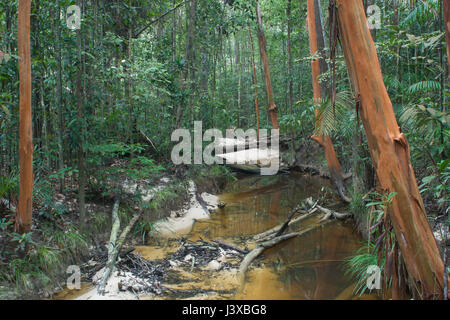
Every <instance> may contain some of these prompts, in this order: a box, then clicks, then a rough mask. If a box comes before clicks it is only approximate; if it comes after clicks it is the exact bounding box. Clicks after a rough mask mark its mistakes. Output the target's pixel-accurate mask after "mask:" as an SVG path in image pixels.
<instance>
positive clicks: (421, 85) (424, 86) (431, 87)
mask: <svg viewBox="0 0 450 320" xmlns="http://www.w3.org/2000/svg"><path fill="white" fill-rule="evenodd" d="M440 90H441V84H440V83H439V82H438V81H434V80H425V81H419V82H416V83H414V84H413V85H411V86H409V88H408V93H417V92H427V91H440Z"/></svg>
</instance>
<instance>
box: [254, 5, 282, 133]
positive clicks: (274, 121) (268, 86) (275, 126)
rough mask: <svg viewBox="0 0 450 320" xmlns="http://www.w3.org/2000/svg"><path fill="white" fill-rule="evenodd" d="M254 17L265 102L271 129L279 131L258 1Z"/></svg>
mask: <svg viewBox="0 0 450 320" xmlns="http://www.w3.org/2000/svg"><path fill="white" fill-rule="evenodd" d="M256 15H257V18H258V43H259V50H260V51H261V59H262V63H263V66H264V75H265V79H266V90H267V100H268V102H269V114H270V119H271V121H272V127H273V129H279V128H280V126H279V124H278V115H277V106H276V104H275V98H274V96H273V89H272V81H271V80H270V68H269V59H268V57H267V49H266V36H265V34H264V26H263V20H262V15H261V8H260V6H259V1H257V2H256Z"/></svg>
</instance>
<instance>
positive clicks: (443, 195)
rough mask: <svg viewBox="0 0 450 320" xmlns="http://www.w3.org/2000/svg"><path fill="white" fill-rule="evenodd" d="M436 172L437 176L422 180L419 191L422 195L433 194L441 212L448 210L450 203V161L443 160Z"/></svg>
mask: <svg viewBox="0 0 450 320" xmlns="http://www.w3.org/2000/svg"><path fill="white" fill-rule="evenodd" d="M436 171H437V174H433V175H429V176H426V177H423V178H422V184H421V185H420V186H419V189H420V192H421V193H428V194H431V195H432V197H433V200H434V201H435V202H436V203H437V205H438V207H439V209H440V210H442V211H444V210H448V204H449V202H450V198H449V197H450V183H449V180H450V159H447V160H442V161H441V162H440V163H439V164H438V170H436Z"/></svg>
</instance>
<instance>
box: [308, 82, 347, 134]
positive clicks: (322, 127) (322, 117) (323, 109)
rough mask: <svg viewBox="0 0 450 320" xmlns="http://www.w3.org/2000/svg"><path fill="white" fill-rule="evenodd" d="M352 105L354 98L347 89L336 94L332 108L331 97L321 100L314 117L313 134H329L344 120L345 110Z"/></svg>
mask: <svg viewBox="0 0 450 320" xmlns="http://www.w3.org/2000/svg"><path fill="white" fill-rule="evenodd" d="M353 107H354V99H353V98H352V96H351V93H350V92H348V91H342V92H338V93H337V94H336V103H335V107H334V108H333V104H332V102H331V99H329V98H328V99H326V100H325V101H323V103H322V104H321V106H320V107H319V112H318V116H317V118H316V125H315V128H316V130H315V134H316V135H331V134H332V133H333V131H335V130H337V128H338V126H339V125H340V124H341V123H343V122H345V121H346V120H345V119H346V115H347V111H348V110H350V109H352V108H353Z"/></svg>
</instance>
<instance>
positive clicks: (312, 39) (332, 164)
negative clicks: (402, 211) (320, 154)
mask: <svg viewBox="0 0 450 320" xmlns="http://www.w3.org/2000/svg"><path fill="white" fill-rule="evenodd" d="M307 7H308V17H307V24H308V31H309V47H310V53H311V55H314V54H317V53H319V54H320V55H321V57H320V58H318V59H314V60H311V69H312V77H313V80H312V83H313V92H314V103H315V104H317V105H319V104H321V102H322V98H323V97H325V96H327V95H328V96H329V95H330V88H329V87H328V86H327V85H326V84H323V83H322V84H321V83H319V76H320V74H322V73H324V72H327V71H328V66H327V63H326V61H325V59H324V57H323V54H324V52H323V51H324V48H325V39H324V35H323V25H322V21H321V18H320V16H321V14H320V7H319V4H318V0H308V2H307ZM315 117H316V123H318V122H320V119H318V117H319V110H318V108H316V110H315ZM311 139H313V140H314V141H316V142H317V143H318V144H319V145H320V146H321V147H322V149H323V150H324V152H325V158H326V160H327V164H328V170H329V171H330V178H331V180H332V181H333V183H334V184H335V186H336V188H337V190H338V192H339V196H340V197H341V199H342V200H344V201H345V202H350V199H349V198H348V197H347V196H345V194H344V189H345V187H344V180H345V178H346V176H345V175H344V173H343V171H342V167H341V164H340V163H339V160H338V158H337V156H336V151H335V150H334V147H333V142H332V141H331V138H330V137H329V136H328V135H323V134H320V135H317V134H316V133H315V134H314V135H313V136H312V137H311Z"/></svg>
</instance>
